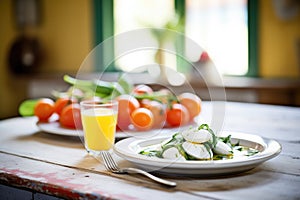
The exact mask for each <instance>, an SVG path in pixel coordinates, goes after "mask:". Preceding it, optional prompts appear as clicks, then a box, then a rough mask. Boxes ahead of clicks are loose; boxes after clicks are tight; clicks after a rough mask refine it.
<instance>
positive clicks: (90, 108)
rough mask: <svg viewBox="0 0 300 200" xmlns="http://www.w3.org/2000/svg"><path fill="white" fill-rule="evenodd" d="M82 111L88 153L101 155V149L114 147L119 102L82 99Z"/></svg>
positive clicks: (85, 144)
mask: <svg viewBox="0 0 300 200" xmlns="http://www.w3.org/2000/svg"><path fill="white" fill-rule="evenodd" d="M80 111H81V120H82V125H83V131H84V146H85V148H86V150H87V151H88V153H89V154H92V155H99V154H100V152H101V151H109V150H110V149H112V147H113V145H114V142H115V132H116V125H117V118H118V117H117V116H118V102H117V101H108V102H101V101H82V102H80Z"/></svg>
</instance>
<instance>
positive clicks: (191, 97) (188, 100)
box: [178, 93, 201, 120]
mask: <svg viewBox="0 0 300 200" xmlns="http://www.w3.org/2000/svg"><path fill="white" fill-rule="evenodd" d="M178 99H179V101H180V103H181V104H182V105H184V106H185V107H186V109H187V110H188V112H189V114H190V120H193V119H194V117H196V116H197V115H199V114H200V112H201V99H200V98H199V97H198V96H197V95H195V94H193V93H182V94H180V95H179V96H178Z"/></svg>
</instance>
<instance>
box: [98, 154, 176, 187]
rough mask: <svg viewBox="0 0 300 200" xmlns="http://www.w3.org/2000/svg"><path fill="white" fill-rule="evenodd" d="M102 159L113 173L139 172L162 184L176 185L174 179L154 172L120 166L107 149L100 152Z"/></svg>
mask: <svg viewBox="0 0 300 200" xmlns="http://www.w3.org/2000/svg"><path fill="white" fill-rule="evenodd" d="M100 155H101V157H102V160H103V162H104V166H105V168H106V169H107V170H108V171H111V172H113V173H116V174H127V173H128V174H129V173H138V174H141V175H144V176H147V177H148V178H150V179H152V180H154V181H156V182H158V183H160V184H164V185H168V186H172V187H175V186H176V183H175V182H172V181H167V180H165V179H161V178H158V177H156V176H153V175H152V174H150V173H148V172H146V171H143V170H141V169H137V168H131V167H130V168H120V167H119V166H118V165H117V163H116V162H115V160H114V159H113V158H112V156H111V154H110V153H109V152H107V151H102V152H101V153H100Z"/></svg>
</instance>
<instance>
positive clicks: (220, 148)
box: [213, 141, 232, 155]
mask: <svg viewBox="0 0 300 200" xmlns="http://www.w3.org/2000/svg"><path fill="white" fill-rule="evenodd" d="M213 150H214V152H215V153H216V154H222V155H229V154H232V149H231V148H230V147H229V146H228V145H227V144H225V143H224V142H222V141H218V142H217V144H216V147H215V148H214V149H213Z"/></svg>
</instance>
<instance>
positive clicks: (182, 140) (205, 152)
mask: <svg viewBox="0 0 300 200" xmlns="http://www.w3.org/2000/svg"><path fill="white" fill-rule="evenodd" d="M258 152H259V151H258V150H256V149H253V148H249V147H245V146H241V145H240V144H239V142H238V143H236V144H232V143H231V135H229V136H227V137H217V136H216V135H215V133H214V132H213V130H212V129H211V128H210V127H209V126H208V125H207V124H202V125H200V126H199V127H191V128H188V129H186V130H183V131H181V132H178V133H175V134H174V135H173V136H172V137H171V138H169V139H167V140H165V141H163V142H162V143H160V144H157V145H153V146H149V147H147V148H145V149H143V150H142V151H140V152H139V154H142V155H145V156H150V157H158V158H164V159H170V160H180V161H185V160H224V159H232V158H236V157H243V156H252V155H254V154H257V153H258Z"/></svg>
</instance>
